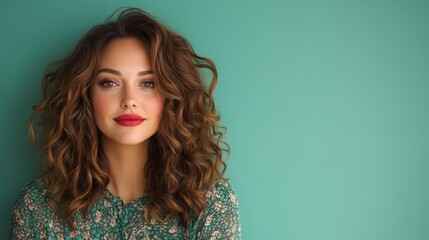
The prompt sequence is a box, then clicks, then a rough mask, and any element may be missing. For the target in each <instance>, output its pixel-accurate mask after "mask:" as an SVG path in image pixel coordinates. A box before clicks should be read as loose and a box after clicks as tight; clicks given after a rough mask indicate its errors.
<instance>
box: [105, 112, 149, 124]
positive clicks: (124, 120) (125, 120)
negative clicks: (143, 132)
mask: <svg viewBox="0 0 429 240" xmlns="http://www.w3.org/2000/svg"><path fill="white" fill-rule="evenodd" d="M113 120H115V121H116V122H117V123H118V124H120V125H122V126H127V127H132V126H137V125H139V124H140V123H142V122H143V121H144V120H145V119H144V118H142V117H140V116H139V115H135V114H124V115H121V116H119V117H117V118H115V119H113Z"/></svg>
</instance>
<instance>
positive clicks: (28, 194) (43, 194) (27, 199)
mask: <svg viewBox="0 0 429 240" xmlns="http://www.w3.org/2000/svg"><path fill="white" fill-rule="evenodd" d="M47 191H48V184H47V183H45V182H44V181H43V179H42V178H40V179H36V180H33V181H31V182H27V183H25V184H24V186H23V187H22V190H21V192H20V194H19V196H18V198H17V199H16V201H15V204H14V209H13V210H14V213H15V214H17V213H18V214H19V213H21V215H25V216H27V217H28V216H29V215H35V214H38V213H40V211H41V210H45V209H46V208H47Z"/></svg>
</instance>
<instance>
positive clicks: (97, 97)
mask: <svg viewBox="0 0 429 240" xmlns="http://www.w3.org/2000/svg"><path fill="white" fill-rule="evenodd" d="M112 100H113V98H112V97H106V96H103V95H102V94H97V92H96V91H95V92H94V94H93V95H92V106H93V108H94V115H95V116H96V117H97V116H102V115H106V114H108V113H109V112H110V109H111V106H112Z"/></svg>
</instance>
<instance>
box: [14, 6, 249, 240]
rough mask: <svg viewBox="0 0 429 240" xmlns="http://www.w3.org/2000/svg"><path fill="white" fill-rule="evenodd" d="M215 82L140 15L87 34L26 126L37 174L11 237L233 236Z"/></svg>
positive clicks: (56, 67)
mask: <svg viewBox="0 0 429 240" xmlns="http://www.w3.org/2000/svg"><path fill="white" fill-rule="evenodd" d="M201 69H208V70H209V71H211V73H212V76H213V78H212V81H211V83H210V85H209V87H205V86H204V84H203V82H204V79H203V76H204V75H203V74H202V73H201V72H200V70H201ZM216 82H217V72H216V68H215V66H214V64H213V63H212V61H210V60H209V59H207V58H203V57H200V56H198V55H197V54H195V52H194V51H193V49H192V47H191V46H190V45H189V43H188V42H187V41H186V40H185V39H184V38H183V37H181V36H179V35H178V34H176V33H174V32H172V31H171V30H169V29H168V28H166V27H165V26H163V25H162V24H160V23H159V22H157V21H156V20H155V19H154V18H152V17H151V16H149V15H148V14H147V13H145V12H144V11H142V10H140V9H136V8H130V9H126V10H124V11H122V12H121V13H120V14H119V16H118V18H117V19H116V20H115V21H108V22H106V23H105V24H102V25H98V26H96V27H94V28H92V29H91V30H90V31H89V32H88V33H87V34H86V35H85V36H84V37H83V38H82V39H81V40H80V42H79V43H78V45H77V47H76V48H75V49H74V51H73V52H72V53H71V55H69V56H68V57H67V58H65V59H63V60H61V61H59V62H56V63H55V64H53V65H51V66H50V67H48V68H47V71H46V74H45V78H44V80H43V89H44V92H43V99H42V101H41V102H40V103H39V104H38V105H36V106H35V107H34V108H33V110H34V112H33V115H32V117H31V119H30V127H29V128H30V129H29V130H30V137H31V139H32V141H33V142H34V141H35V139H36V137H35V134H34V131H33V128H32V120H33V119H34V117H35V116H36V115H39V116H40V119H41V121H40V125H41V140H42V141H41V142H42V146H43V153H44V155H45V159H46V161H45V164H44V177H43V178H42V179H38V180H35V181H33V182H30V183H27V184H26V185H25V186H24V188H23V190H22V192H21V194H20V196H19V198H18V200H17V201H16V203H15V205H14V210H13V217H12V224H11V231H10V234H11V238H13V239H29V238H30V239H45V238H52V239H74V238H75V239H153V238H156V239H239V238H241V236H240V222H239V213H238V203H237V199H236V196H235V193H234V191H233V190H232V188H231V186H230V185H229V183H228V182H227V179H225V178H224V177H223V174H224V172H225V168H226V165H225V162H224V161H223V159H222V152H223V151H226V152H227V153H229V146H228V144H226V143H224V142H223V141H222V136H223V133H222V131H220V130H222V129H223V130H224V128H223V127H221V126H219V124H218V122H219V115H218V114H217V113H216V109H215V104H214V101H213V97H212V96H213V91H214V88H215V85H216ZM221 144H223V146H224V147H222V146H221Z"/></svg>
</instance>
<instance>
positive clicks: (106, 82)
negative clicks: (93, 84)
mask: <svg viewBox="0 0 429 240" xmlns="http://www.w3.org/2000/svg"><path fill="white" fill-rule="evenodd" d="M98 85H100V86H101V87H103V88H112V87H114V86H115V85H118V84H116V83H115V82H114V81H112V80H109V79H104V80H103V81H101V82H100V83H99V84H98Z"/></svg>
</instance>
